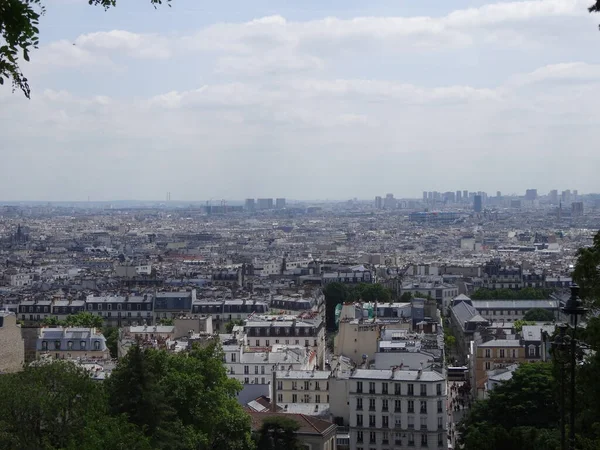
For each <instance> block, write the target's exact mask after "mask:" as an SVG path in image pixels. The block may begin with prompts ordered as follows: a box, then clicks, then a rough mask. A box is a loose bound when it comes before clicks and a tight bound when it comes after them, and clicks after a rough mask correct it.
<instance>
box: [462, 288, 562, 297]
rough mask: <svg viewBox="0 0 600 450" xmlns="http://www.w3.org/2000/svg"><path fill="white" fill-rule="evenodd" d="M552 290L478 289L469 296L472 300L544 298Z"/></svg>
mask: <svg viewBox="0 0 600 450" xmlns="http://www.w3.org/2000/svg"><path fill="white" fill-rule="evenodd" d="M551 293H552V291H551V290H550V289H538V288H530V287H527V288H523V289H519V290H514V289H478V290H476V291H475V292H473V293H472V294H471V295H470V296H469V297H470V298H471V299H473V300H545V299H547V298H548V297H549V296H550V294H551Z"/></svg>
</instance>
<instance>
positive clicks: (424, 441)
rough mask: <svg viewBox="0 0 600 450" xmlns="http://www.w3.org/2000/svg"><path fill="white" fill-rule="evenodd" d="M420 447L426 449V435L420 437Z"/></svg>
mask: <svg viewBox="0 0 600 450" xmlns="http://www.w3.org/2000/svg"><path fill="white" fill-rule="evenodd" d="M421 447H427V433H423V434H422V435H421Z"/></svg>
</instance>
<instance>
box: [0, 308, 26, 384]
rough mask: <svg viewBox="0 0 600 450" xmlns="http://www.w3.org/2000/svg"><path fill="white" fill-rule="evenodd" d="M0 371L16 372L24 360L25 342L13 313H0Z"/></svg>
mask: <svg viewBox="0 0 600 450" xmlns="http://www.w3.org/2000/svg"><path fill="white" fill-rule="evenodd" d="M0 321H2V325H1V326H0V373H12V372H18V371H19V370H21V369H23V364H24V362H25V342H24V341H23V337H22V336H21V326H20V325H17V317H16V316H15V315H14V314H6V315H4V314H2V315H0Z"/></svg>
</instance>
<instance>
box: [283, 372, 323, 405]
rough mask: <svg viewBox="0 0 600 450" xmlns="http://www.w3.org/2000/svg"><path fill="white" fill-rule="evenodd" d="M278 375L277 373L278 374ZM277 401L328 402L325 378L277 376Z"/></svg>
mask: <svg viewBox="0 0 600 450" xmlns="http://www.w3.org/2000/svg"><path fill="white" fill-rule="evenodd" d="M278 375H279V374H278ZM276 392H277V403H278V404H279V403H329V381H328V380H327V379H316V380H315V379H307V378H300V377H299V378H285V375H283V374H281V378H280V377H278V378H277V389H276Z"/></svg>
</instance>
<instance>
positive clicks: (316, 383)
mask: <svg viewBox="0 0 600 450" xmlns="http://www.w3.org/2000/svg"><path fill="white" fill-rule="evenodd" d="M320 390H321V386H319V382H318V381H315V391H320Z"/></svg>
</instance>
